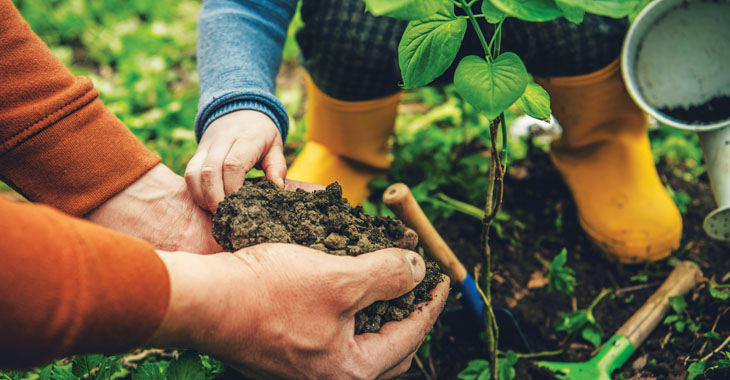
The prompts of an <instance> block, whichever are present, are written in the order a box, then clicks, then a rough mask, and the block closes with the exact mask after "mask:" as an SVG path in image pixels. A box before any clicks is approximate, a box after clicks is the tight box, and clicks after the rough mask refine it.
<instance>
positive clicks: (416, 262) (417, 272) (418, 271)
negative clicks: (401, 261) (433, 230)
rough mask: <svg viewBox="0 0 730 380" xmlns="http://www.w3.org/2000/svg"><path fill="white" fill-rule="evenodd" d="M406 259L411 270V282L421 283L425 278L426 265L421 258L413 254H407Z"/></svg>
mask: <svg viewBox="0 0 730 380" xmlns="http://www.w3.org/2000/svg"><path fill="white" fill-rule="evenodd" d="M406 259H407V260H408V263H409V264H411V268H412V269H413V281H414V282H421V281H422V280H423V278H424V277H425V276H426V263H424V262H423V258H421V256H420V255H419V254H417V253H415V252H408V253H406Z"/></svg>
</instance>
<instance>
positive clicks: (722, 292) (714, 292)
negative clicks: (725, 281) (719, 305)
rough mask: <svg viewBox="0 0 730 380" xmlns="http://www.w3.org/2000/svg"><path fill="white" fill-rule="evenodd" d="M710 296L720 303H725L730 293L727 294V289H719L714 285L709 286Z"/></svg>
mask: <svg viewBox="0 0 730 380" xmlns="http://www.w3.org/2000/svg"><path fill="white" fill-rule="evenodd" d="M710 295H711V296H712V297H713V298H717V299H719V300H722V301H725V300H727V299H728V298H730V293H729V292H728V289H727V288H721V287H718V286H716V285H713V286H710Z"/></svg>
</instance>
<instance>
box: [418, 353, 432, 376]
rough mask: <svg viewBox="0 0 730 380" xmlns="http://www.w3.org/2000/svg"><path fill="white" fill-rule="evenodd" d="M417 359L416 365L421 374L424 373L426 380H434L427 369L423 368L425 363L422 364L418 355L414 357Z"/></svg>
mask: <svg viewBox="0 0 730 380" xmlns="http://www.w3.org/2000/svg"><path fill="white" fill-rule="evenodd" d="M413 358H414V359H416V364H417V365H418V368H419V369H420V370H421V373H423V376H425V377H426V380H433V379H432V378H431V376H430V375H429V374H428V372H426V368H424V367H423V363H421V359H419V358H418V355H416V356H414V357H413Z"/></svg>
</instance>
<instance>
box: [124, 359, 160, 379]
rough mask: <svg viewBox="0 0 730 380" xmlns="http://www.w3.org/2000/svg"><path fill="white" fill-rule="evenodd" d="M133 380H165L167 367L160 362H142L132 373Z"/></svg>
mask: <svg viewBox="0 0 730 380" xmlns="http://www.w3.org/2000/svg"><path fill="white" fill-rule="evenodd" d="M132 380H165V368H163V367H162V366H161V365H159V364H158V363H154V362H153V363H142V364H140V365H139V366H137V371H136V372H135V373H134V374H132Z"/></svg>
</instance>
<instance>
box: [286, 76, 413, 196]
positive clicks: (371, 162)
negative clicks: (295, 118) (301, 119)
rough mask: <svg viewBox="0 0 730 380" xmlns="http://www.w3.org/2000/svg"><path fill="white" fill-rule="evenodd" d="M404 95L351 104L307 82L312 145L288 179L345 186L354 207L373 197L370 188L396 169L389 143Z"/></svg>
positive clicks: (297, 160) (303, 154)
mask: <svg viewBox="0 0 730 380" xmlns="http://www.w3.org/2000/svg"><path fill="white" fill-rule="evenodd" d="M400 96H401V93H400V92H398V93H396V94H394V95H389V96H386V97H383V98H378V99H373V100H366V101H357V102H348V101H342V100H338V99H335V98H332V97H330V96H328V95H326V94H324V93H323V92H322V91H321V90H320V89H319V88H317V86H315V85H314V83H312V80H311V79H309V77H307V114H306V121H307V143H306V144H305V145H304V148H303V149H302V152H301V153H300V154H299V156H297V158H296V159H295V160H294V163H293V164H292V165H291V167H290V168H289V171H288V173H287V178H289V179H293V180H297V181H306V182H311V183H318V184H320V185H328V184H330V183H332V182H334V181H337V182H339V184H340V186H342V194H343V196H344V197H345V198H347V199H348V200H349V201H350V203H352V204H354V205H359V204H360V203H361V202H362V201H363V200H364V199H366V198H367V197H368V196H369V195H370V190H369V189H368V186H367V185H368V183H369V182H370V181H371V180H372V179H373V178H375V177H376V176H384V175H385V174H386V170H387V169H388V167H389V166H390V158H389V154H388V139H389V138H390V136H391V135H392V134H393V128H394V126H395V118H396V115H397V112H398V102H399V101H400Z"/></svg>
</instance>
